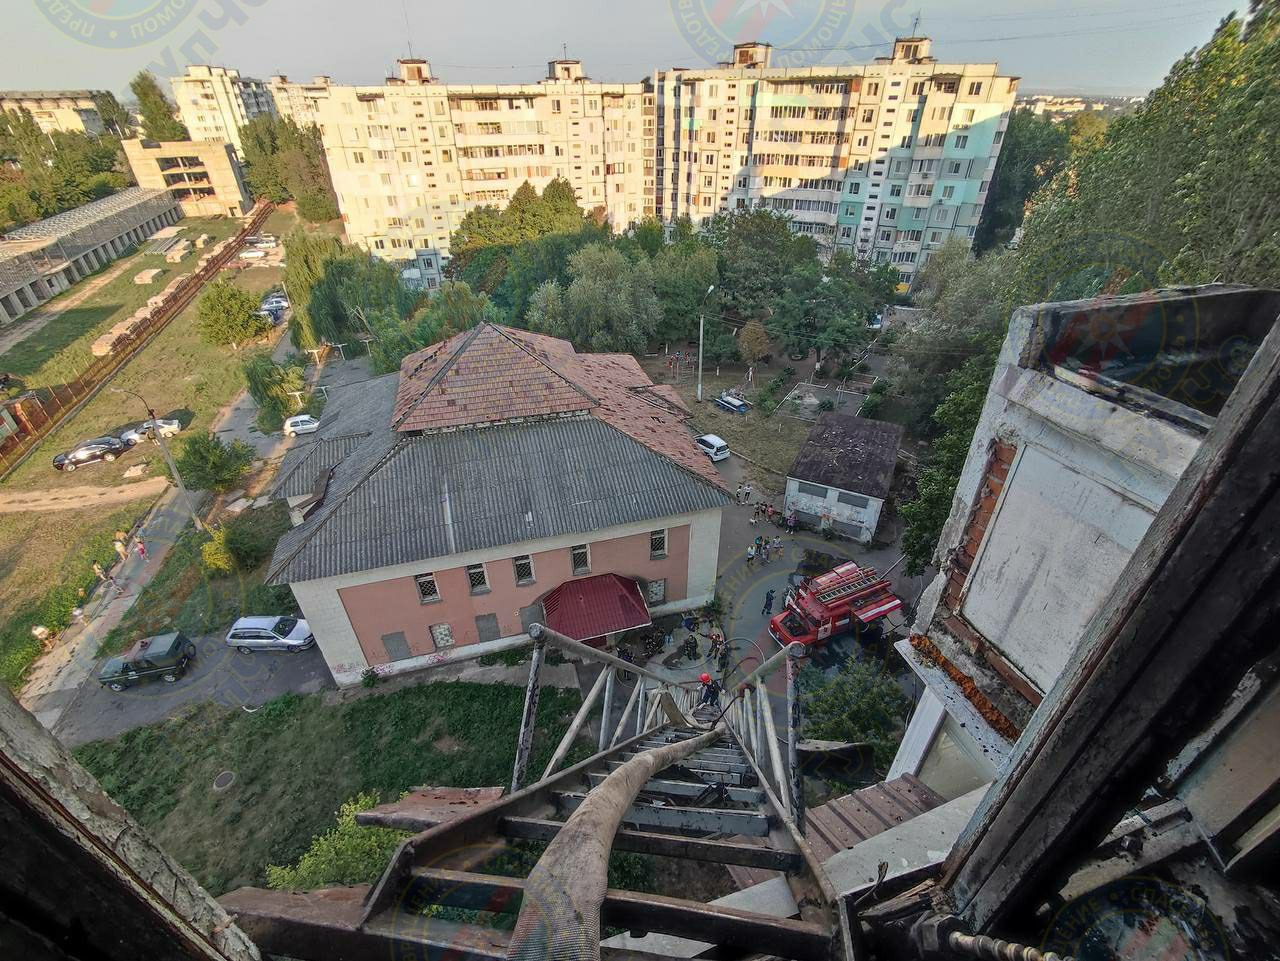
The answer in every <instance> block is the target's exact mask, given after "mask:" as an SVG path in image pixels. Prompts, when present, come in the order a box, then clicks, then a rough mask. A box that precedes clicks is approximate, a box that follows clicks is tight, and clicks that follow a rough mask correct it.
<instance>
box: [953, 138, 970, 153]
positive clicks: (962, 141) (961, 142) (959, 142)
mask: <svg viewBox="0 0 1280 961" xmlns="http://www.w3.org/2000/svg"><path fill="white" fill-rule="evenodd" d="M967 146H969V135H968V134H960V135H959V136H957V137H956V142H955V148H956V149H957V150H963V149H964V148H965V147H967Z"/></svg>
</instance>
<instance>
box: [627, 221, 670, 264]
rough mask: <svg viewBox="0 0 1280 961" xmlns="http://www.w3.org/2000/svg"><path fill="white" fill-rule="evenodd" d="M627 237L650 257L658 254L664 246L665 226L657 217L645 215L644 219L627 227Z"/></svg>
mask: <svg viewBox="0 0 1280 961" xmlns="http://www.w3.org/2000/svg"><path fill="white" fill-rule="evenodd" d="M626 235H627V237H629V238H630V239H631V240H632V241H634V242H635V245H636V246H637V247H639V248H640V249H641V250H642V251H644V252H645V253H646V254H648V255H649V256H650V257H656V256H658V252H659V251H661V250H662V248H663V247H664V246H666V242H667V241H666V228H664V227H663V225H662V221H661V220H659V219H658V218H657V217H645V218H644V220H641V221H639V222H638V223H634V224H632V225H631V226H630V227H628V228H627V234H626Z"/></svg>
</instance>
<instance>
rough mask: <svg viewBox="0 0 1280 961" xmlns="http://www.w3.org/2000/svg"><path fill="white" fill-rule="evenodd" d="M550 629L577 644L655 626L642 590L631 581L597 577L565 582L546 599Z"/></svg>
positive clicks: (543, 603)
mask: <svg viewBox="0 0 1280 961" xmlns="http://www.w3.org/2000/svg"><path fill="white" fill-rule="evenodd" d="M542 609H543V610H544V611H545V612H546V615H547V626H548V627H549V628H551V629H552V630H553V631H558V632H559V633H561V634H564V635H565V636H566V637H571V638H573V639H574V640H575V641H586V640H590V639H591V638H595V637H604V636H605V635H606V634H616V633H618V632H619V631H629V630H632V629H634V628H637V627H644V626H645V625H647V624H650V623H652V621H651V620H650V618H649V606H648V605H647V604H645V602H644V597H643V596H641V594H640V587H639V585H637V584H636V582H635V581H634V580H632V579H631V578H629V577H621V576H619V575H618V574H596V575H595V576H593V577H575V578H574V579H573V580H571V581H565V583H563V584H561V585H560V586H559V587H557V588H556V589H555V590H553V591H552V592H551V593H550V594H548V595H547V596H546V597H544V598H543V599H542Z"/></svg>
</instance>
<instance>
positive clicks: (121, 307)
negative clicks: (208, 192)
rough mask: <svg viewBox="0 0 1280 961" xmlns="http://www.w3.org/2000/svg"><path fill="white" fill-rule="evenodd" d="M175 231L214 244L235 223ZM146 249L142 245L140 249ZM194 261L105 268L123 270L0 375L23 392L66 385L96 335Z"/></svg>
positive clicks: (22, 347) (156, 258)
mask: <svg viewBox="0 0 1280 961" xmlns="http://www.w3.org/2000/svg"><path fill="white" fill-rule="evenodd" d="M179 226H180V227H181V228H182V229H181V231H180V236H183V237H189V238H190V239H192V240H193V241H194V239H195V238H196V237H199V236H200V235H201V234H209V236H211V237H212V238H213V240H214V241H215V242H216V241H219V240H223V239H225V238H227V237H230V236H232V235H233V234H235V233H236V231H237V230H238V229H239V227H240V225H239V223H238V222H237V221H235V220H231V219H229V218H226V217H202V218H196V219H192V220H182V221H179ZM147 243H149V241H144V242H143V247H144V248H145V247H146V245H147ZM199 255H200V252H198V251H192V252H191V253H190V254H188V255H187V256H186V257H185V258H184V259H183V261H182V263H180V264H167V263H165V260H164V256H163V255H161V254H146V253H141V252H139V253H135V254H132V255H130V256H128V257H125V258H122V260H118V261H115V262H113V263H112V264H109V265H108V266H107V267H105V268H103V269H104V270H116V269H118V268H119V266H120V264H121V263H122V262H123V263H124V269H123V270H122V271H121V272H120V274H119V275H118V276H117V277H115V278H114V279H112V280H111V281H109V282H107V283H106V284H104V285H103V286H102V287H101V288H100V289H99V290H97V291H95V292H94V293H93V294H92V295H91V296H90V297H89V298H88V299H86V300H85V301H84V302H83V303H81V304H80V305H78V306H76V307H72V308H70V309H68V310H67V311H66V312H65V313H63V314H62V315H61V316H59V317H58V318H56V319H55V320H53V321H51V322H50V323H48V324H46V325H45V326H44V327H42V328H41V329H40V330H38V331H36V332H35V333H33V334H32V335H31V336H29V337H27V338H26V339H24V340H22V341H21V342H19V343H17V344H15V345H14V346H13V347H12V348H10V349H9V350H8V351H7V352H5V353H4V354H0V369H2V370H6V371H8V372H10V373H12V374H15V375H17V376H18V377H20V378H21V379H22V380H23V382H24V383H25V384H27V385H28V386H41V387H43V386H45V385H48V384H58V383H63V382H65V381H66V380H68V379H69V378H71V377H73V376H74V375H75V373H76V372H77V371H79V370H82V369H83V368H84V367H86V366H87V365H88V364H89V362H90V361H91V360H92V359H93V358H92V354H90V352H89V345H90V344H92V343H93V341H94V340H95V339H96V338H97V337H98V336H99V335H100V334H102V333H103V332H104V331H106V330H107V329H109V328H110V327H111V326H112V325H113V324H115V323H117V322H118V321H121V320H124V319H126V318H127V317H129V316H130V315H132V314H133V312H134V311H136V310H137V309H138V308H139V307H142V306H143V305H144V304H146V302H147V300H148V298H150V297H154V296H155V295H156V294H158V293H159V292H160V291H161V290H163V289H164V287H165V286H166V285H167V284H168V283H169V282H170V281H172V280H173V279H174V278H175V277H181V276H185V275H186V274H189V273H191V272H193V271H194V270H195V269H196V262H197V260H198V259H199ZM149 268H159V269H160V270H161V273H160V274H159V275H158V276H157V277H156V279H155V280H154V281H153V282H152V283H150V284H142V285H138V284H135V283H134V282H133V277H134V275H135V274H137V273H138V271H140V270H147V269H149ZM85 282H86V283H87V282H90V281H85ZM77 289H79V285H76V286H75V287H72V288H71V289H70V290H68V291H66V292H64V293H63V294H61V295H59V296H58V297H55V298H54V299H53V300H50V301H49V302H48V303H46V304H45V305H44V307H43V309H45V310H49V309H57V306H58V301H59V300H60V299H62V298H65V297H69V296H71V295H73V294H75V293H76V291H77Z"/></svg>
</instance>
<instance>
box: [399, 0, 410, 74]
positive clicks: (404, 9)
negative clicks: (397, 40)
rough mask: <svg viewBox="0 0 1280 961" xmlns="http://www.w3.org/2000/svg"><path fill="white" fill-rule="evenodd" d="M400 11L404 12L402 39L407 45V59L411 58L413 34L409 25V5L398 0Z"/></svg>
mask: <svg viewBox="0 0 1280 961" xmlns="http://www.w3.org/2000/svg"><path fill="white" fill-rule="evenodd" d="M400 12H401V13H403V14H404V40H405V43H407V44H408V45H409V59H410V60H412V59H413V36H412V30H411V29H410V27H409V5H408V4H407V3H405V0H400Z"/></svg>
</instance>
